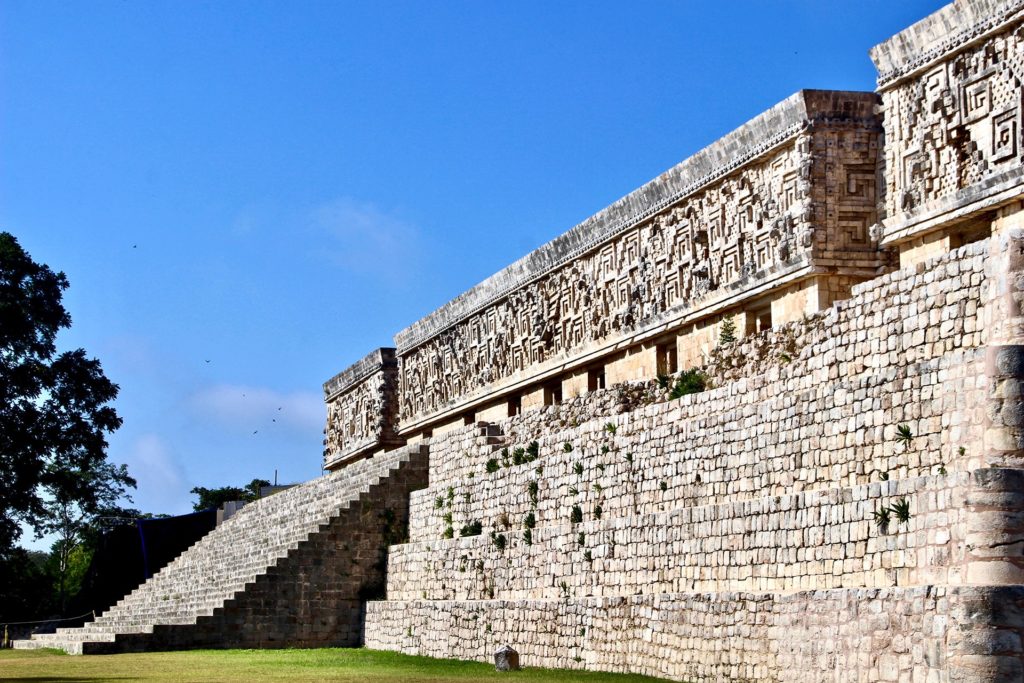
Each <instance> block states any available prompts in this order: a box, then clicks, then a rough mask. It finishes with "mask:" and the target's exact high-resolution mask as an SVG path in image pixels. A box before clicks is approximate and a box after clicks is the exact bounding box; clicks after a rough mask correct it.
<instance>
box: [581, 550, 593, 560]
mask: <svg viewBox="0 0 1024 683" xmlns="http://www.w3.org/2000/svg"><path fill="white" fill-rule="evenodd" d="M583 559H584V560H586V561H587V562H593V561H594V555H593V554H592V553H591V552H590V551H589V550H587V551H584V553H583Z"/></svg>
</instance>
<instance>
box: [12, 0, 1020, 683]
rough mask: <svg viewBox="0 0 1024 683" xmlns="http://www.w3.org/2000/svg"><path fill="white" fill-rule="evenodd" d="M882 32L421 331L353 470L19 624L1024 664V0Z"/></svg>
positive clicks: (647, 655) (761, 667) (344, 414)
mask: <svg viewBox="0 0 1024 683" xmlns="http://www.w3.org/2000/svg"><path fill="white" fill-rule="evenodd" d="M871 57H872V59H873V60H874V62H875V64H876V66H877V68H878V72H879V80H878V90H877V92H875V93H856V92H833V91H820V90H805V91H801V92H798V93H796V94H794V95H792V96H790V97H788V98H787V99H785V100H783V101H782V102H780V103H779V104H777V105H776V106H774V107H772V108H771V109H769V110H768V111H766V112H764V113H762V114H761V115H759V116H757V117H755V118H753V119H752V120H751V121H749V122H748V123H747V124H745V125H743V126H742V127H740V128H739V129H737V130H735V131H733V132H732V133H730V134H729V135H727V136H725V137H724V138H722V139H721V140H719V141H717V142H715V143H713V144H711V145H710V146H708V147H707V148H705V149H704V150H702V151H700V152H698V153H697V154H695V155H693V156H692V157H690V158H689V159H686V160H685V161H683V162H682V163H680V164H678V165H677V166H675V167H673V168H672V169H669V170H668V171H666V172H665V173H664V174H662V175H661V176H659V177H658V178H655V179H654V180H652V181H650V182H649V183H647V184H646V185H644V186H643V187H641V188H639V189H638V190H636V191H634V192H632V193H630V194H628V195H627V196H625V197H624V198H622V199H621V200H619V201H618V202H615V203H614V204H612V205H611V206H609V207H608V208H606V209H604V210H603V211H601V212H599V213H597V214H595V215H594V216H592V217H591V218H589V219H587V220H586V221H584V222H582V223H581V224H579V225H577V226H575V227H573V228H571V229H570V230H568V231H567V232H566V233H564V234H563V235H561V236H560V237H558V238H557V239H555V240H553V241H552V242H550V243H549V244H546V245H544V246H542V247H541V248H539V249H537V250H536V251H534V252H532V253H530V254H528V255H526V256H524V257H523V258H522V259H520V260H519V261H516V262H515V263H513V264H511V265H510V266H508V267H507V268H505V269H503V270H502V271H500V272H498V273H496V274H495V275H493V276H491V277H490V278H488V279H486V280H485V281H483V282H482V283H480V284H479V285H477V286H476V287H474V288H472V289H470V290H469V291H467V292H464V293H463V294H461V295H459V296H458V297H456V298H455V299H453V300H452V301H450V302H449V303H447V304H445V305H444V306H442V307H441V308H440V309H438V310H437V311H435V312H434V313H432V314H430V315H428V316H426V317H425V318H423V319H422V320H419V321H416V322H414V323H413V324H412V325H410V326H409V327H407V328H406V329H404V330H402V331H400V332H399V333H398V334H397V335H396V336H395V340H394V341H395V347H394V348H387V349H377V350H376V351H373V352H371V353H370V354H369V355H367V356H366V357H365V358H364V359H362V360H360V361H359V362H358V363H356V364H355V365H353V366H352V367H350V368H348V369H346V370H345V371H343V372H342V373H340V374H338V375H337V376H335V377H334V378H333V379H331V380H330V381H328V382H327V383H326V384H325V385H324V393H325V400H326V403H327V409H328V419H327V427H326V430H325V435H326V438H325V451H324V465H325V467H326V468H327V469H328V470H331V473H330V474H328V475H326V476H325V477H322V478H320V479H317V480H314V481H313V482H310V483H308V484H305V485H303V486H299V487H296V488H294V489H290V490H289V491H287V492H284V493H282V494H279V495H277V496H274V497H272V498H269V499H267V500H265V501H260V502H258V503H257V504H255V505H253V506H249V507H246V508H245V509H243V510H242V512H241V513H239V515H238V516H237V517H236V518H235V519H233V520H231V521H230V522H228V523H225V524H224V525H222V527H219V528H218V529H217V530H216V531H215V532H213V533H212V534H211V535H210V536H209V537H207V538H206V539H204V541H202V542H201V543H199V544H197V546H195V547H194V548H193V549H192V550H190V551H189V552H187V553H185V554H183V555H182V556H181V557H179V558H178V560H176V561H175V562H174V563H172V564H171V565H170V566H169V567H168V568H167V569H165V570H164V571H163V572H161V573H160V574H158V575H157V576H155V577H154V578H153V579H152V580H151V581H150V582H148V583H147V584H145V585H144V586H142V587H141V588H140V589H138V590H137V591H135V592H134V593H132V594H131V595H129V596H126V597H125V598H124V599H123V600H122V601H121V602H120V603H119V604H118V605H116V606H114V607H113V608H111V609H110V610H109V611H108V612H107V613H105V614H103V615H102V616H100V617H99V618H98V619H97V620H96V621H95V622H93V623H92V624H89V625H87V626H86V627H85V628H83V629H80V630H75V631H71V632H66V633H59V634H57V635H54V636H47V637H41V638H37V639H35V640H33V641H28V642H22V643H20V644H19V646H22V647H30V646H38V645H40V644H56V645H60V646H62V647H66V648H67V649H68V650H69V651H74V652H110V651H124V650H131V649H155V648H174V647H201V646H204V647H210V646H216V647H227V646H254V647H281V646H286V645H308V646H313V645H338V644H359V643H365V644H366V645H367V646H369V647H374V648H380V649H390V650H399V651H404V652H410V653H418V654H426V655H432V656H442V657H457V658H470V659H481V660H487V659H489V657H490V656H491V654H492V653H493V652H494V650H495V649H497V647H498V646H499V645H501V644H504V643H510V644H512V645H513V646H514V647H515V648H516V649H517V650H518V651H519V652H520V654H521V656H522V660H523V663H524V664H525V665H526V666H557V667H568V668H590V669H603V670H613V671H635V672H641V673H648V674H652V675H657V676H664V677H667V678H671V679H675V680H686V681H721V680H737V681H739V680H742V681H750V680H757V681H802V682H807V683H817V682H820V681H922V682H928V683H930V682H932V681H970V682H977V683H981V682H986V683H988V682H994V681H1020V680H1024V646H1022V638H1024V553H1022V548H1024V431H1022V430H1024V399H1022V394H1024V392H1022V388H1021V387H1022V385H1021V379H1022V378H1024V314H1022V307H1024V220H1022V218H1024V204H1022V202H1024V176H1022V174H1024V165H1022V161H1024V157H1022V155H1024V151H1022V148H1021V144H1022V132H1021V108H1022V104H1024V99H1022V98H1024V91H1022V80H1024V0H963V1H961V2H956V3H954V4H952V5H949V6H947V7H944V8H943V9H941V10H940V11H938V12H936V13H935V14H933V15H931V16H929V17H927V18H925V19H923V20H921V21H920V22H918V23H916V24H914V25H912V26H910V27H909V28H907V29H906V30H904V31H902V32H901V33H899V34H898V35H896V36H894V37H892V38H890V39H889V40H887V41H886V42H884V43H882V44H881V45H879V46H877V47H875V48H874V49H873V50H872V51H871ZM730 328H734V333H733V334H727V332H730V331H732V330H731V329H730ZM730 337H735V339H730ZM692 369H700V374H694V373H691V372H689V371H690V370H692ZM701 383H703V384H704V387H703V388H704V390H703V391H698V392H696V393H686V391H685V389H686V388H687V387H688V386H689V387H690V388H694V389H699V388H701V387H700V386H697V385H700V384H701Z"/></svg>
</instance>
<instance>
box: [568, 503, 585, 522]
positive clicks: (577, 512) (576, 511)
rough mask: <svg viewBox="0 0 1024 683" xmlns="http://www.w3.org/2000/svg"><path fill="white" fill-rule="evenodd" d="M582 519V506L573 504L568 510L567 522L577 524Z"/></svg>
mask: <svg viewBox="0 0 1024 683" xmlns="http://www.w3.org/2000/svg"><path fill="white" fill-rule="evenodd" d="M582 521H583V508H581V507H580V506H579V505H573V506H572V510H571V511H570V512H569V522H570V523H571V524H579V523H580V522H582Z"/></svg>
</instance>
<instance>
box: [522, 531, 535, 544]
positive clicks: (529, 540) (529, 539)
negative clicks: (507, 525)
mask: <svg viewBox="0 0 1024 683" xmlns="http://www.w3.org/2000/svg"><path fill="white" fill-rule="evenodd" d="M523 543H525V544H526V545H533V530H532V529H527V530H526V531H524V532H523Z"/></svg>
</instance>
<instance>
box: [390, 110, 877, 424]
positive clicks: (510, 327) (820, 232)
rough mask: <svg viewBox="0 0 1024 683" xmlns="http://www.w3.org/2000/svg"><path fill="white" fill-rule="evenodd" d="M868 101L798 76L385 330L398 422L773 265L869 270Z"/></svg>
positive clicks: (600, 343) (427, 415) (789, 272)
mask: <svg viewBox="0 0 1024 683" xmlns="http://www.w3.org/2000/svg"><path fill="white" fill-rule="evenodd" d="M876 106H877V98H876V97H875V96H874V95H872V94H870V93H840V92H831V91H801V92H800V93H797V94H796V95H794V96H792V97H790V98H788V99H787V100H785V101H784V102H782V103H780V104H779V105H777V106H776V107H774V108H772V109H771V110H769V111H768V112H765V114H763V115H761V116H759V117H757V118H755V119H754V120H752V121H750V122H749V123H748V124H746V125H745V126H743V127H741V128H740V129H738V130H737V131H734V133H732V134H730V135H728V136H726V137H725V138H723V139H722V140H720V141H718V142H716V143H715V144H713V145H711V146H710V147H708V148H706V149H705V150H703V151H701V152H699V153H698V154H696V155H694V156H693V157H691V158H690V159H687V160H686V161H684V162H682V163H681V164H679V165H678V166H676V167H675V168H673V169H671V170H670V171H668V172H666V173H664V174H662V176H660V177H659V178H657V179H655V180H653V181H651V182H650V183H648V184H647V185H645V186H643V187H641V188H640V189H638V190H636V191H635V192H633V193H631V194H630V195H628V196H627V197H625V198H624V199H622V200H620V201H619V202H616V203H615V204H613V205H612V206H610V207H608V208H607V209H605V210H604V211H602V212H600V213H598V214H597V215H595V216H593V217H592V218H590V219H588V220H587V221H584V222H583V223H581V224H580V225H578V226H576V227H575V228H573V229H572V230H570V231H569V232H567V233H566V234H564V235H562V236H561V237H559V238H557V239H556V240H554V241H553V242H551V243H549V244H547V245H545V246H543V247H541V248H540V249H538V250H537V251H536V252H534V253H533V254H530V255H528V256H527V257H525V258H523V259H521V260H520V261H518V262H517V263H515V264H513V265H512V266H509V267H508V268H506V269H505V270H503V271H501V272H499V273H498V274H496V275H495V276H493V277H491V278H489V279H488V280H486V281H485V282H483V283H481V284H480V285H478V286H477V287H475V288H473V289H471V290H469V291H468V292H466V293H465V294H463V295H462V296H460V297H458V298H456V299H455V300H453V301H452V302H450V303H449V304H446V305H445V306H444V307H442V308H441V309H439V310H438V311H436V312H435V313H433V314H431V315H429V316H427V317H426V318H424V319H423V320H421V321H419V322H417V323H415V324H414V325H412V326H410V327H409V328H407V329H406V330H403V331H402V332H400V333H399V334H398V335H396V337H395V343H396V346H397V347H398V354H399V357H400V391H399V414H400V424H401V430H400V431H403V430H406V429H407V428H409V427H410V425H412V424H414V423H418V424H423V423H424V421H425V420H428V419H437V418H438V417H440V416H443V415H444V414H445V412H446V410H449V409H450V407H451V406H453V405H455V404H457V403H459V402H461V401H464V400H466V399H467V398H468V397H473V396H482V395H485V394H489V393H493V392H494V391H495V390H496V389H500V388H501V386H502V385H503V384H507V383H509V382H510V381H512V380H513V379H519V380H523V379H527V380H528V379H529V378H530V376H532V375H536V374H538V373H540V372H542V371H543V370H544V369H545V368H547V367H551V366H553V365H555V364H558V363H564V362H567V361H568V362H571V361H572V360H573V358H574V357H578V356H579V355H580V354H581V353H582V352H584V351H585V350H587V351H591V350H594V349H600V348H602V347H605V348H607V347H608V346H609V345H611V344H614V343H616V342H617V341H618V340H622V339H626V338H628V337H629V336H630V335H634V334H637V333H639V332H642V331H643V330H645V329H651V328H653V327H655V326H657V325H664V324H670V323H671V321H672V320H673V319H675V320H680V319H682V318H685V317H686V315H687V314H688V311H693V310H697V309H699V308H702V307H705V308H706V307H708V306H710V305H712V304H714V302H715V301H720V300H725V299H730V300H736V299H737V298H739V299H742V297H743V293H744V291H753V290H755V289H757V290H758V291H760V292H762V293H763V291H764V289H765V286H766V285H770V283H771V282H772V281H773V280H777V279H781V278H782V277H784V276H786V277H789V278H790V281H792V279H793V277H794V276H797V275H799V274H800V273H801V272H805V273H809V272H810V270H811V269H812V268H814V269H815V272H816V273H819V274H827V273H828V272H830V269H832V270H838V269H844V271H845V272H846V273H847V274H853V275H855V274H856V273H857V272H858V271H857V269H860V271H859V272H861V273H862V274H863V276H862V279H867V278H868V277H873V276H874V275H875V274H876V273H877V272H878V268H879V267H880V266H881V265H882V264H883V263H884V262H885V261H884V259H881V258H880V254H879V253H878V250H877V247H876V242H875V241H874V240H873V238H872V236H871V234H870V232H869V230H868V226H870V225H872V224H873V223H875V222H876V220H877V219H876V192H875V187H876V181H875V167H876V162H877V159H876V157H877V153H878V147H879V139H878V138H879V136H878V133H879V131H880V122H879V121H878V119H877V118H876V115H875V111H874V110H875V107H876Z"/></svg>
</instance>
